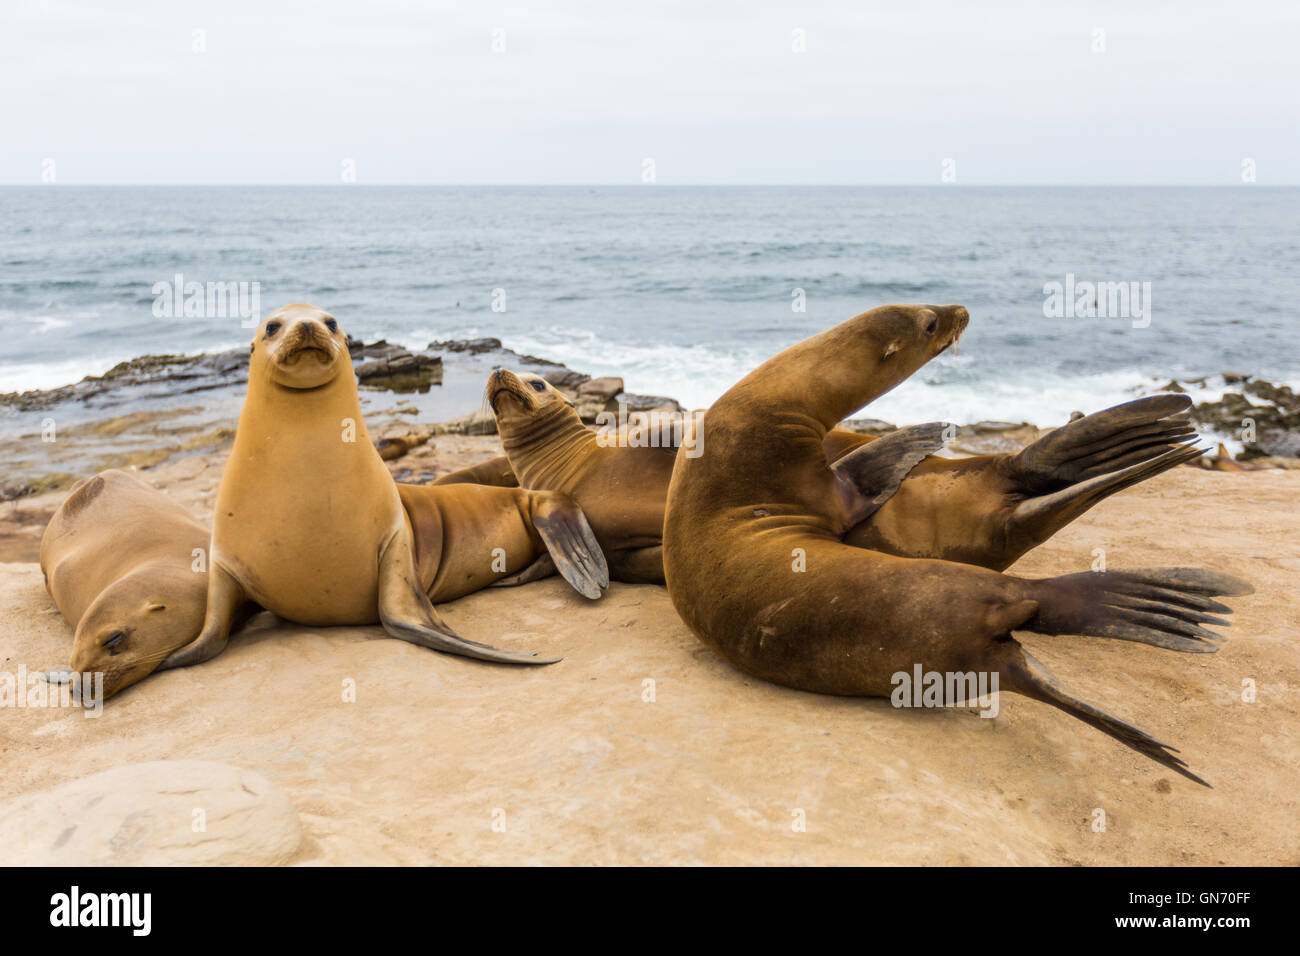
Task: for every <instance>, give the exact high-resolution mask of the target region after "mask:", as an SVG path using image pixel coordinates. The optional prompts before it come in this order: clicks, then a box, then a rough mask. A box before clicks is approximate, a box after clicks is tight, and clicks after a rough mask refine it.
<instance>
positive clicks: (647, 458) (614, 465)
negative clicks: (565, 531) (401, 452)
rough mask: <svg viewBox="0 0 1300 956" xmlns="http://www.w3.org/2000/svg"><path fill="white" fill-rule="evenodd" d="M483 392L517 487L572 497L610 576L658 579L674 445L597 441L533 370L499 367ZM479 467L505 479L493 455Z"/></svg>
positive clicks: (566, 402) (619, 579)
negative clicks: (625, 444)
mask: <svg viewBox="0 0 1300 956" xmlns="http://www.w3.org/2000/svg"><path fill="white" fill-rule="evenodd" d="M486 397H487V401H488V404H489V405H490V406H491V408H492V413H493V414H494V415H495V416H496V420H497V429H498V431H499V432H500V435H501V445H502V447H503V448H504V449H505V452H506V457H507V458H508V460H509V464H510V466H511V467H512V469H513V470H512V471H511V472H509V473H511V474H513V475H515V476H517V480H518V482H519V486H520V487H522V488H530V489H535V490H548V491H559V492H563V493H565V494H568V495H571V496H572V497H573V498H574V500H575V501H577V502H578V504H579V505H580V506H581V507H582V510H583V511H584V512H586V515H587V519H588V520H589V521H590V522H591V526H592V528H593V529H594V530H595V532H596V539H597V540H598V541H599V542H600V545H601V547H602V548H603V549H604V551H605V558H606V560H607V561H608V562H609V574H610V577H611V578H614V579H615V580H618V581H632V582H637V581H644V582H653V583H658V584H662V583H663V557H662V554H661V547H660V546H661V544H662V540H663V526H664V501H665V497H666V491H667V488H668V480H669V478H670V477H671V475H672V470H673V459H674V458H675V456H676V449H674V448H657V447H651V446H646V447H618V446H617V445H614V444H611V443H610V442H608V441H605V440H602V438H601V437H600V436H599V435H598V434H597V433H596V432H595V431H593V430H592V429H590V428H588V427H587V426H586V425H585V424H583V422H582V419H581V418H579V417H578V413H577V411H576V410H575V409H574V408H573V406H572V405H570V404H569V403H568V400H567V399H565V398H564V396H563V395H562V394H561V393H560V392H559V391H558V390H557V389H556V388H555V387H554V386H553V385H551V384H549V383H548V382H547V381H546V380H545V379H543V378H541V377H540V376H537V375H533V374H531V373H520V374H516V373H514V372H511V371H509V370H507V369H498V370H497V371H495V372H493V373H492V374H491V376H489V378H488V384H487V389H486ZM478 467H480V468H482V469H483V470H484V472H486V473H489V474H501V475H502V476H503V480H504V474H505V472H501V470H500V466H499V462H498V460H497V459H493V460H492V461H491V462H487V463H485V466H478ZM449 477H452V476H444V478H443V479H439V480H440V481H444V482H445V481H446V479H447V478H449Z"/></svg>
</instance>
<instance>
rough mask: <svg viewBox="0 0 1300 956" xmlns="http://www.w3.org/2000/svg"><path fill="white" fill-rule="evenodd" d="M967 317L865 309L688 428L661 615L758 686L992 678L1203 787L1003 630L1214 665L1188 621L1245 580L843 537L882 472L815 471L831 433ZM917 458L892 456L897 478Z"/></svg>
mask: <svg viewBox="0 0 1300 956" xmlns="http://www.w3.org/2000/svg"><path fill="white" fill-rule="evenodd" d="M968 321H969V315H968V313H967V311H966V310H965V309H964V308H962V307H961V306H956V305H949V306H918V305H892V306H883V307H881V308H877V309H872V310H871V311H869V312H864V313H863V314H861V315H859V316H856V317H855V318H853V319H850V320H849V321H847V322H844V323H843V324H841V325H838V326H836V327H835V328H832V329H830V330H828V331H826V332H823V333H821V334H820V335H816V336H813V337H812V338H809V339H806V340H804V341H803V342H800V343H798V344H797V345H794V346H792V347H790V348H788V349H786V350H785V351H784V352H781V353H780V354H779V355H777V356H776V357H774V358H772V359H769V360H768V361H767V362H765V363H763V365H761V366H760V367H759V368H758V369H756V370H755V371H754V372H752V373H750V374H749V375H747V376H746V377H745V378H744V379H742V380H741V381H740V382H739V383H738V384H737V385H735V386H733V387H732V388H731V389H730V390H729V391H728V392H727V393H726V394H725V395H723V396H722V398H720V399H719V400H718V401H717V403H716V404H715V405H714V406H713V407H712V408H711V409H710V410H709V412H708V414H707V415H706V416H705V417H704V418H703V420H702V422H701V423H700V424H699V426H698V427H699V428H700V429H701V430H702V434H700V435H697V436H695V437H696V440H697V442H699V443H702V447H703V449H704V454H703V455H701V456H700V457H697V458H690V457H687V456H684V455H683V456H679V457H678V458H677V461H676V464H675V466H674V470H673V477H672V482H671V484H670V486H669V490H668V507H667V515H666V519H665V522H664V570H665V572H666V576H667V583H668V593H669V596H670V597H671V598H672V602H673V606H674V607H675V608H676V609H677V611H678V613H679V614H680V615H681V616H682V619H683V620H684V621H685V622H686V623H687V625H688V626H689V627H690V628H691V630H692V631H694V632H695V634H696V635H697V636H698V637H699V638H700V640H701V641H703V642H704V643H705V644H706V645H708V646H709V647H710V648H712V649H713V650H714V651H716V652H717V653H718V654H720V655H721V656H722V657H724V658H726V659H727V660H728V661H730V662H731V663H732V664H734V665H735V666H736V667H738V668H740V669H741V670H743V671H745V672H746V673H749V674H753V675H755V676H757V677H762V678H764V679H765V680H770V681H773V682H774V683H778V684H784V685H786V686H790V687H796V688H800V689H802V690H809V691H815V692H820V693H827V694H845V695H860V696H890V694H891V693H892V692H893V691H894V690H895V688H896V686H897V681H896V675H898V674H905V675H906V674H912V673H913V672H914V668H915V667H918V666H919V667H920V668H921V669H922V670H923V671H924V672H938V673H941V674H948V675H952V674H968V673H971V672H975V673H993V674H996V675H998V679H999V682H1000V687H1001V689H1003V690H1010V691H1013V692H1015V693H1019V694H1023V695H1025V696H1028V697H1032V698H1034V699H1036V700H1040V701H1043V702H1045V703H1049V704H1052V705H1053V706H1055V707H1058V708H1060V709H1061V710H1064V711H1065V712H1067V713H1069V714H1071V715H1073V716H1075V717H1078V718H1079V719H1080V720H1083V721H1084V722H1086V723H1088V724H1091V725H1092V726H1093V727H1096V728H1097V729H1099V730H1101V731H1103V732H1104V733H1107V734H1109V735H1110V736H1112V737H1114V738H1116V739H1117V740H1119V741H1120V742H1122V743H1124V744H1126V745H1127V746H1129V747H1132V748H1133V749H1134V750H1137V751H1138V752H1140V753H1142V754H1144V755H1146V756H1148V757H1150V758H1151V759H1153V760H1155V761H1157V762H1159V763H1161V764H1163V765H1164V766H1166V767H1169V768H1170V769H1172V770H1174V771H1176V772H1177V773H1180V774H1182V775H1183V776H1185V777H1188V778H1189V779H1191V780H1194V781H1196V782H1198V783H1204V781H1203V780H1201V779H1200V778H1199V777H1197V776H1196V775H1195V774H1193V773H1192V772H1191V771H1190V770H1189V769H1187V765H1186V764H1185V763H1184V762H1183V761H1182V760H1181V759H1179V758H1178V757H1176V756H1174V753H1175V752H1174V751H1173V750H1172V749H1171V748H1169V747H1168V746H1167V745H1165V744H1162V743H1160V742H1159V741H1158V740H1156V739H1154V738H1153V737H1151V736H1150V735H1149V734H1147V733H1145V732H1144V731H1142V730H1140V729H1138V728H1137V727H1134V726H1132V725H1130V724H1127V723H1125V722H1124V721H1121V720H1119V719H1118V718H1116V717H1113V716H1111V715H1110V714H1108V713H1106V712H1105V711H1102V710H1101V709H1100V708H1097V707H1094V706H1093V705H1091V704H1087V703H1084V702H1083V701H1080V700H1077V699H1075V698H1074V697H1072V696H1070V695H1069V694H1068V693H1066V692H1065V690H1064V689H1063V688H1062V687H1061V686H1060V685H1059V684H1058V683H1057V682H1056V680H1055V678H1053V677H1052V675H1051V674H1050V673H1049V672H1048V671H1047V669H1046V668H1044V667H1043V666H1042V665H1041V664H1040V663H1038V661H1036V660H1034V658H1033V657H1031V656H1030V655H1029V654H1028V653H1027V652H1025V651H1024V649H1023V648H1022V647H1021V646H1020V644H1019V643H1017V642H1016V641H1015V640H1014V639H1013V638H1012V636H1011V634H1012V631H1014V630H1029V631H1036V632H1038V633H1042V634H1083V635H1095V636H1098V637H1111V638H1116V639H1120V640H1129V641H1138V642H1141V643H1145V644H1151V645H1153V646H1156V647H1163V648H1167V649H1170V650H1180V651H1192V652H1202V653H1204V652H1213V651H1214V650H1217V646H1218V641H1220V640H1221V639H1222V638H1221V637H1220V636H1219V635H1217V634H1215V633H1214V632H1212V631H1209V630H1207V629H1206V628H1204V627H1202V626H1201V625H1202V624H1225V623H1226V622H1225V621H1222V620H1220V619H1219V618H1218V617H1215V616H1213V614H1223V613H1229V612H1230V608H1228V607H1227V606H1225V605H1223V604H1220V603H1219V602H1217V601H1215V600H1213V597H1214V596H1216V595H1224V594H1245V593H1249V592H1250V590H1251V588H1250V586H1249V585H1247V584H1245V583H1244V582H1242V581H1239V580H1237V579H1235V578H1233V577H1231V576H1230V575H1227V574H1222V573H1219V572H1214V571H1205V570H1197V569H1189V568H1163V569H1150V570H1141V571H1129V572H1125V571H1104V572H1085V573H1083V574H1072V575H1066V576H1063V577H1055V578H1048V579H1045V580H1027V579H1023V578H1015V577H1010V576H1008V575H1004V574H999V573H997V572H994V571H991V570H988V569H986V568H981V567H976V566H973V565H968V564H958V563H955V562H951V561H942V560H932V559H912V558H900V557H894V556H892V555H886V554H882V553H879V552H875V551H868V550H865V549H862V548H855V547H852V546H850V545H847V544H845V543H844V542H843V541H842V540H840V539H841V537H842V536H843V535H844V534H845V532H846V531H847V530H848V529H850V528H853V527H854V526H855V525H857V524H858V523H859V522H860V521H861V520H862V519H863V517H864V516H865V515H866V514H869V513H870V512H871V510H872V508H873V507H875V505H874V502H873V499H874V496H875V495H877V494H878V493H879V492H878V486H877V482H878V479H879V465H880V464H881V462H880V460H879V459H878V457H877V458H867V459H866V460H865V465H866V469H865V474H866V477H867V478H868V481H867V484H866V487H865V489H864V488H863V487H862V484H861V482H860V477H861V474H860V472H859V470H858V465H859V464H862V463H863V462H860V461H859V460H857V459H856V458H855V454H849V455H846V456H844V457H843V458H841V459H840V460H839V461H838V462H837V463H836V464H835V466H834V467H832V466H831V464H830V463H829V462H828V461H827V456H826V452H825V449H824V447H823V442H824V439H825V437H826V432H827V430H828V429H830V428H831V427H832V426H834V425H835V424H836V423H837V422H840V421H842V420H843V419H845V418H846V417H848V416H849V415H851V414H853V413H854V412H855V411H856V410H857V409H859V408H861V407H862V406H863V405H865V404H866V403H867V402H869V401H871V400H872V399H873V398H876V397H877V396H879V395H882V394H884V393H885V392H887V391H889V390H890V389H891V388H893V387H894V386H895V385H897V384H898V383H899V382H901V381H903V380H905V379H906V378H907V377H908V376H910V375H911V374H912V373H913V372H915V371H916V370H917V369H918V368H920V367H921V366H922V365H924V364H925V363H926V362H928V361H929V360H930V359H931V358H933V357H934V356H936V355H938V354H940V353H941V352H943V351H944V350H945V349H947V348H948V347H949V346H951V345H952V343H953V342H955V341H956V339H957V337H958V335H960V334H961V332H962V331H963V330H964V329H965V327H966V325H967V322H968ZM936 437H937V436H936ZM883 441H884V440H883V439H882V442H883ZM873 444H879V443H873ZM917 453H920V454H922V455H923V453H924V450H923V449H916V448H913V449H910V450H908V451H907V454H908V455H911V454H917ZM917 460H919V459H917ZM915 463H916V461H915V460H913V461H912V462H911V463H910V464H909V462H908V461H907V460H905V458H904V457H900V460H899V466H900V467H899V471H901V472H902V473H903V474H906V469H908V468H910V467H911V465H914V464H915ZM899 480H901V478H900V479H899ZM1207 612H1210V613H1207Z"/></svg>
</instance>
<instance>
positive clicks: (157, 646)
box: [41, 469, 211, 697]
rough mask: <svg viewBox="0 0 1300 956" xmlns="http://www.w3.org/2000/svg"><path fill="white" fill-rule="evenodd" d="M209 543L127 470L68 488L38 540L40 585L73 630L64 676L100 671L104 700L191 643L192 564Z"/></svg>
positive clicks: (196, 613)
mask: <svg viewBox="0 0 1300 956" xmlns="http://www.w3.org/2000/svg"><path fill="white" fill-rule="evenodd" d="M210 536H211V535H210V534H209V532H208V529H207V528H205V527H204V526H203V525H202V524H200V523H199V522H198V521H197V520H195V518H194V516H193V515H191V514H190V513H189V511H187V510H186V509H185V508H184V507H183V506H182V505H180V504H179V503H177V502H176V501H173V500H172V499H171V498H170V497H168V496H167V495H165V494H163V493H162V492H161V491H158V490H157V489H155V488H153V487H151V486H150V485H147V484H145V483H144V482H143V481H141V480H140V479H139V478H136V477H135V476H133V475H130V474H128V473H127V472H124V471H118V470H117V469H112V470H109V471H102V472H100V473H99V474H97V475H95V476H94V477H93V478H87V479H84V480H82V481H79V482H77V484H75V485H74V486H73V488H72V494H70V495H68V497H67V498H66V499H64V502H63V504H61V505H60V506H59V509H58V510H57V511H56V512H54V517H53V518H51V519H50V523H49V525H48V526H46V528H45V534H44V536H42V538H41V572H42V573H43V574H44V575H45V586H46V588H47V589H48V590H49V592H50V596H51V597H52V598H54V603H55V605H56V606H57V607H58V609H59V613H60V614H62V615H63V616H64V618H66V619H67V621H68V623H69V624H71V625H72V626H73V627H74V628H75V629H76V630H75V635H74V637H73V644H72V658H71V663H72V669H73V671H75V672H79V673H83V674H89V673H102V674H103V675H104V696H105V697H111V696H112V695H113V694H116V693H117V692H118V691H120V690H122V689H123V688H125V687H129V686H130V685H131V684H134V683H135V682H136V681H139V680H141V679H142V678H144V677H147V676H148V675H149V674H150V673H152V672H153V671H154V669H156V668H157V667H158V665H159V664H160V663H161V662H162V660H163V658H165V657H166V656H167V655H168V654H170V653H171V652H172V651H174V650H176V649H177V648H179V647H183V646H184V645H186V644H188V643H189V642H190V641H191V640H193V639H194V637H195V636H196V635H197V634H198V633H199V629H200V628H201V627H202V625H203V609H204V603H205V601H206V600H207V574H206V572H205V571H204V570H203V569H204V565H203V564H202V563H196V562H198V559H200V558H201V557H202V555H204V554H206V552H207V548H208V539H209V538H210ZM196 568H197V570H196ZM66 676H67V675H58V676H57V677H56V675H51V679H66Z"/></svg>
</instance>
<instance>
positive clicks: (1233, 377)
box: [1223, 372, 1251, 385]
mask: <svg viewBox="0 0 1300 956" xmlns="http://www.w3.org/2000/svg"><path fill="white" fill-rule="evenodd" d="M1250 379H1251V376H1249V375H1242V374H1241V373H1240V372H1224V373H1223V381H1224V384H1226V385H1238V384H1241V383H1242V382H1249V381H1250Z"/></svg>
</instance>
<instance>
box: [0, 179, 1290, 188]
mask: <svg viewBox="0 0 1300 956" xmlns="http://www.w3.org/2000/svg"><path fill="white" fill-rule="evenodd" d="M60 186H74V187H95V188H103V187H108V188H112V187H155V188H165V187H188V186H223V187H259V188H265V187H304V188H305V187H317V186H337V187H339V188H356V187H358V186H360V187H367V186H369V187H401V188H408V187H435V188H453V187H466V186H483V187H510V188H544V189H592V188H620V187H621V188H627V189H645V188H655V187H667V188H670V189H673V188H698V187H702V186H707V187H713V188H732V189H753V188H758V187H763V188H766V187H774V188H775V187H779V188H792V187H799V188H836V189H840V188H854V189H915V188H918V187H920V188H930V189H972V188H974V189H1063V188H1071V189H1236V188H1239V187H1250V188H1282V189H1294V188H1296V187H1297V186H1300V183H1260V182H1253V183H1242V182H1238V183H1206V182H1187V183H1167V182H1115V183H1105V182H1102V183H1076V182H1060V183H996V182H977V183H934V182H906V183H853V182H849V183H839V182H836V183H813V182H753V183H719V182H684V183H628V182H573V183H563V182H561V183H554V182H547V183H537V182H391V183H390V182H366V183H359V182H350V183H344V182H337V181H331V180H320V181H309V182H216V181H211V182H205V181H194V182H162V183H159V182H70V183H68V182H53V183H43V182H30V181H6V182H0V188H6V187H32V188H47V189H48V188H58V187H60Z"/></svg>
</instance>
